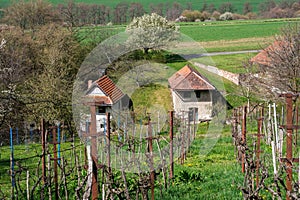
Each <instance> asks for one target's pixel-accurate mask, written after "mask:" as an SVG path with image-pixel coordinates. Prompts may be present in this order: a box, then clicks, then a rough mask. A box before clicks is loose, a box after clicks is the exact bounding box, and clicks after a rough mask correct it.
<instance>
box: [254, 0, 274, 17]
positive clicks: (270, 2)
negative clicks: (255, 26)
mask: <svg viewBox="0 0 300 200" xmlns="http://www.w3.org/2000/svg"><path fill="white" fill-rule="evenodd" d="M258 7H259V12H260V14H263V13H264V12H268V11H270V10H271V9H272V8H275V7H276V2H275V1H274V0H266V1H264V2H262V3H260V4H259V6H258Z"/></svg>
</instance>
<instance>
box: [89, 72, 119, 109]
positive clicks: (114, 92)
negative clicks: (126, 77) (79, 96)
mask: <svg viewBox="0 0 300 200" xmlns="http://www.w3.org/2000/svg"><path fill="white" fill-rule="evenodd" d="M95 86H97V87H99V88H100V90H101V91H102V92H103V93H104V94H105V95H106V96H99V95H97V94H94V95H91V94H89V92H90V91H91V90H92V88H94V87H95ZM86 94H87V95H86V96H85V98H84V102H85V103H86V104H91V103H92V104H97V105H98V104H99V105H102V104H106V105H112V104H114V103H116V102H117V101H119V100H120V99H121V98H122V97H123V96H124V94H123V92H122V91H121V90H120V89H119V88H118V87H117V86H116V85H115V84H114V82H113V81H112V80H111V79H110V78H109V77H108V76H106V75H104V76H102V77H101V78H99V79H98V80H96V81H95V82H93V84H92V85H91V86H90V88H89V89H88V91H87V93H86Z"/></svg>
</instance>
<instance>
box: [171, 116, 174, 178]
mask: <svg viewBox="0 0 300 200" xmlns="http://www.w3.org/2000/svg"><path fill="white" fill-rule="evenodd" d="M173 119H174V111H170V179H171V180H172V179H173V175H174V161H173V134H174V132H173Z"/></svg>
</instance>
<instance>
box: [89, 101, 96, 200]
mask: <svg viewBox="0 0 300 200" xmlns="http://www.w3.org/2000/svg"><path fill="white" fill-rule="evenodd" d="M90 112H91V127H90V130H91V131H90V135H89V136H90V137H91V154H92V160H93V168H92V200H97V199H98V169H97V164H98V156H97V155H98V152H97V138H96V137H97V125H96V104H95V103H93V104H91V105H90Z"/></svg>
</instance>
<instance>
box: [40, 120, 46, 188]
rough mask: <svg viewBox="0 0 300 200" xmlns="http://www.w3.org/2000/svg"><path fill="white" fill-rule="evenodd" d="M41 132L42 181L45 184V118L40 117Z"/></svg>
mask: <svg viewBox="0 0 300 200" xmlns="http://www.w3.org/2000/svg"><path fill="white" fill-rule="evenodd" d="M41 134H42V154H43V155H42V181H43V184H44V185H45V184H46V138H45V137H46V135H45V120H44V119H41Z"/></svg>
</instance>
